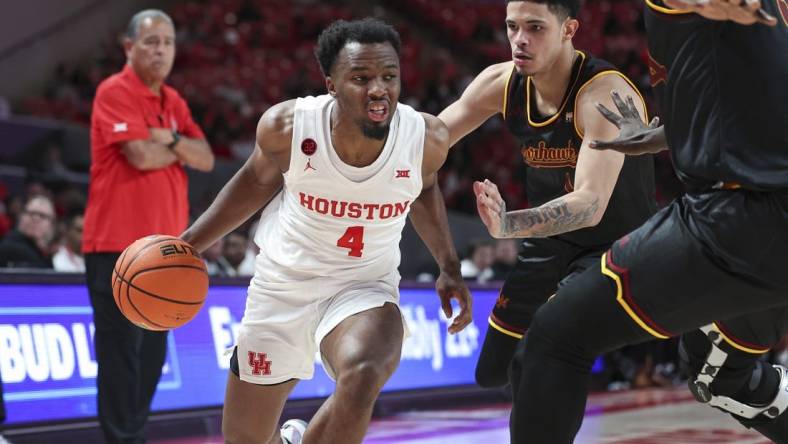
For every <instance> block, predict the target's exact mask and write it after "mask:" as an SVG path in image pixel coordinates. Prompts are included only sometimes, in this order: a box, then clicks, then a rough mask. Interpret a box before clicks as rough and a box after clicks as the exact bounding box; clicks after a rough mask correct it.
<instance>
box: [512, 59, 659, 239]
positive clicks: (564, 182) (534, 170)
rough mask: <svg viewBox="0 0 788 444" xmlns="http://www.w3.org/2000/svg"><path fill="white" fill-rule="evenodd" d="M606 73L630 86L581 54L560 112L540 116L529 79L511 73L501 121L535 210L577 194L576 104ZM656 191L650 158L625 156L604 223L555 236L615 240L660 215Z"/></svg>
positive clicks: (579, 142) (603, 64)
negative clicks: (512, 139) (515, 144)
mask: <svg viewBox="0 0 788 444" xmlns="http://www.w3.org/2000/svg"><path fill="white" fill-rule="evenodd" d="M605 75H618V76H621V77H623V78H624V79H625V80H627V82H629V83H630V84H632V83H631V82H630V81H629V79H627V78H626V76H624V75H623V74H622V73H621V72H619V71H618V70H617V69H615V68H614V67H613V66H612V65H611V64H609V63H608V62H606V61H604V60H601V59H597V58H595V57H592V56H590V55H587V54H585V53H583V52H581V51H577V57H576V58H575V63H574V66H573V68H572V73H571V77H570V81H569V86H568V87H567V90H566V93H565V95H564V99H563V101H562V104H561V106H560V108H559V109H558V112H557V113H556V114H554V115H552V116H542V115H540V114H539V112H538V110H537V106H536V99H535V94H534V86H533V84H532V81H531V78H530V77H526V76H523V75H521V74H519V73H518V72H517V71H516V69H514V68H513V69H512V73H511V74H510V77H509V81H508V82H507V86H506V91H505V94H504V105H503V110H504V113H503V117H504V120H505V121H506V124H507V126H508V127H509V130H510V131H511V132H512V134H514V135H515V136H516V137H517V139H518V141H519V142H520V151H521V153H522V157H523V161H524V162H525V164H526V168H527V171H526V194H527V196H528V201H529V204H530V206H531V207H535V206H538V205H542V204H544V203H546V202H548V201H550V200H553V199H555V198H557V197H560V196H562V195H565V194H567V193H570V192H572V191H573V190H574V177H575V167H576V166H577V158H578V156H579V154H580V149H581V145H582V142H583V133H582V131H581V129H580V128H579V127H578V125H577V124H576V122H575V113H576V110H575V100H576V98H577V96H578V95H579V94H580V93H581V92H582V91H583V88H585V87H586V86H587V85H588V84H589V83H590V82H591V81H593V80H594V79H596V78H599V77H601V76H605ZM632 87H633V88H634V89H635V90H636V91H637V88H635V86H634V85H632ZM654 193H655V192H654V163H653V158H652V156H638V157H627V159H626V160H625V161H624V166H623V167H622V169H621V172H620V174H619V177H618V182H617V183H616V187H615V189H614V191H613V195H612V196H611V198H610V202H609V203H608V206H607V210H606V211H605V215H604V217H603V218H602V221H601V222H600V223H599V224H598V225H597V226H595V227H590V228H584V229H581V230H577V231H574V232H570V233H565V234H562V235H559V236H557V237H558V238H561V239H564V240H566V241H568V242H571V243H574V244H576V245H579V246H584V247H593V246H602V245H605V244H608V243H610V242H613V241H614V240H616V239H618V238H619V237H621V236H623V235H624V234H626V233H628V232H630V231H631V230H633V229H635V228H637V227H638V226H640V225H641V224H642V223H643V222H644V221H645V220H646V219H647V218H648V217H649V216H651V215H652V214H653V213H654V212H655V211H656V202H655V197H654Z"/></svg>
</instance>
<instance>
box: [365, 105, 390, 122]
mask: <svg viewBox="0 0 788 444" xmlns="http://www.w3.org/2000/svg"><path fill="white" fill-rule="evenodd" d="M367 116H369V118H370V120H372V121H373V122H385V121H386V119H388V117H389V104H388V103H387V102H383V101H376V102H370V104H369V105H367Z"/></svg>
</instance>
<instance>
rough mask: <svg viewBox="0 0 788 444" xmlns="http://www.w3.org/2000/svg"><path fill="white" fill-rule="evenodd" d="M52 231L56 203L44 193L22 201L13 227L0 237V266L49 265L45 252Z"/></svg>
mask: <svg viewBox="0 0 788 444" xmlns="http://www.w3.org/2000/svg"><path fill="white" fill-rule="evenodd" d="M54 232H55V206H54V205H53V204H52V200H51V199H50V198H49V197H47V196H44V195H37V196H33V197H31V198H30V199H29V200H28V201H27V203H25V206H24V209H23V210H22V213H21V214H20V215H19V221H18V223H17V225H16V229H14V230H12V231H11V232H9V233H8V235H7V236H6V237H5V238H3V240H2V241H0V267H18V268H52V261H51V259H50V257H49V255H48V254H47V251H48V247H49V243H50V242H51V241H52V237H53V234H54Z"/></svg>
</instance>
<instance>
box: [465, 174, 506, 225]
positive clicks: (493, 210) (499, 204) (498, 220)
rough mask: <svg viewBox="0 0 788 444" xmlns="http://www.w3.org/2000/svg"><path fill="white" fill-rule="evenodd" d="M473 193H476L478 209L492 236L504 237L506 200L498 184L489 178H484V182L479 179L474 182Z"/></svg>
mask: <svg viewBox="0 0 788 444" xmlns="http://www.w3.org/2000/svg"><path fill="white" fill-rule="evenodd" d="M473 194H475V195H476V210H477V211H478V212H479V217H480V218H481V219H482V222H484V225H485V226H486V227H487V231H489V232H490V236H492V237H495V238H499V237H503V227H504V221H505V219H506V202H504V200H503V197H501V193H500V192H499V191H498V186H497V185H495V184H494V183H492V182H490V181H489V180H488V179H484V182H478V181H477V182H474V183H473Z"/></svg>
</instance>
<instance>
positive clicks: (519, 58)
mask: <svg viewBox="0 0 788 444" xmlns="http://www.w3.org/2000/svg"><path fill="white" fill-rule="evenodd" d="M533 59H534V58H533V57H532V56H530V55H528V54H525V53H515V54H514V56H513V57H512V60H513V61H514V64H515V65H517V66H522V65H525V64H526V63H528V62H530V61H531V60H533Z"/></svg>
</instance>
